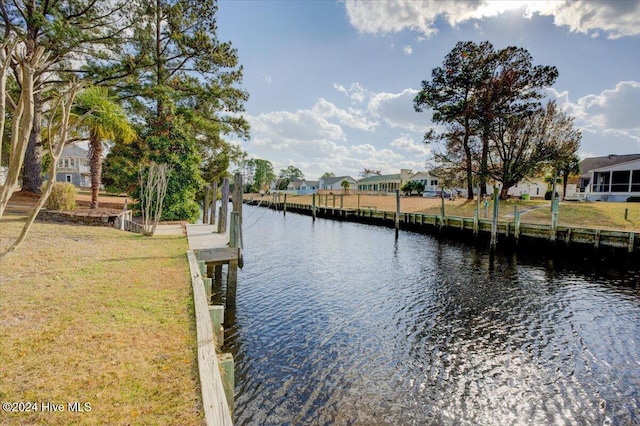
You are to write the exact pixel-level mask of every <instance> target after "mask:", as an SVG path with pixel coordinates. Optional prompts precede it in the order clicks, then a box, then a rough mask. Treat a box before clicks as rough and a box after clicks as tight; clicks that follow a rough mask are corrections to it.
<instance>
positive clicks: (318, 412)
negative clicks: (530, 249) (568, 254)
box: [227, 207, 640, 425]
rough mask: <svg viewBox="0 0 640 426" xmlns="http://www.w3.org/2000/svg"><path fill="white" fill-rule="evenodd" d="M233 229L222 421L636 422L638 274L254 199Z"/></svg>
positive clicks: (639, 408) (639, 418) (639, 390)
mask: <svg viewBox="0 0 640 426" xmlns="http://www.w3.org/2000/svg"><path fill="white" fill-rule="evenodd" d="M248 208H249V209H250V208H251V207H248ZM244 238H245V241H244V242H245V259H246V262H245V267H244V269H243V270H242V271H241V273H240V276H239V285H238V308H237V311H236V313H235V317H234V319H235V323H234V324H233V326H232V327H230V328H229V330H228V331H227V340H228V342H229V344H230V347H229V349H230V350H231V351H232V352H233V353H234V356H235V359H236V406H235V417H236V423H237V424H248V425H249V424H251V425H253V424H256V425H288V424H312V425H325V424H352V425H376V424H393V425H404V424H407V425H410V424H419V425H422V424H456V425H459V424H460V425H478V424H479V425H494V424H505V425H506V424H509V425H512V424H616V425H627V424H639V423H640V415H639V413H640V374H639V371H640V355H639V354H640V348H639V347H638V340H639V338H640V293H639V289H640V285H639V284H638V279H637V278H638V277H639V276H640V273H639V272H638V271H631V272H628V273H626V274H620V273H616V272H615V271H604V272H602V271H596V272H593V271H591V270H586V271H581V270H579V269H578V270H576V268H564V269H563V268H554V267H550V266H549V264H536V263H535V262H528V263H524V262H519V261H518V260H517V259H515V257H514V256H503V257H498V258H496V259H495V261H494V262H493V263H492V262H490V260H489V255H488V253H485V252H483V251H481V250H477V249H475V248H473V247H468V246H464V245H459V244H454V243H446V242H442V241H437V240H435V239H434V238H431V237H429V236H423V235H416V234H410V233H402V234H401V235H400V238H399V239H398V240H397V241H396V240H395V239H394V237H393V230H389V229H384V228H374V227H368V226H365V225H359V224H350V223H340V222H331V221H324V220H317V221H316V222H315V223H312V222H311V220H310V218H308V217H303V216H297V215H292V214H289V215H287V216H286V218H284V217H282V215H281V214H278V213H276V212H270V211H269V212H266V213H265V214H264V215H263V216H262V217H261V218H260V223H259V224H257V225H256V226H253V227H251V228H250V229H248V230H247V233H246V235H245V236H244ZM492 265H493V266H492Z"/></svg>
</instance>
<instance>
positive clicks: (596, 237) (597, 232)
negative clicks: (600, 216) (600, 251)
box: [593, 229, 600, 248]
mask: <svg viewBox="0 0 640 426" xmlns="http://www.w3.org/2000/svg"><path fill="white" fill-rule="evenodd" d="M593 245H594V247H595V248H598V247H600V230H599V229H596V235H595V237H594V241H593Z"/></svg>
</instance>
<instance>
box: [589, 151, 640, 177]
mask: <svg viewBox="0 0 640 426" xmlns="http://www.w3.org/2000/svg"><path fill="white" fill-rule="evenodd" d="M638 159H640V154H624V155H616V154H610V155H607V156H605V157H592V158H585V159H584V160H582V161H581V162H580V176H581V177H588V176H589V173H590V172H591V171H592V170H594V169H601V168H603V167H608V166H615V165H616V164H620V163H626V162H627V161H633V160H638Z"/></svg>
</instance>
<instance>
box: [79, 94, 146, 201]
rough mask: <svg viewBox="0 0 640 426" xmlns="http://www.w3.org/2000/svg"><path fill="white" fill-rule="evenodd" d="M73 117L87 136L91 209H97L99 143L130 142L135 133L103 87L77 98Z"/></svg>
mask: <svg viewBox="0 0 640 426" xmlns="http://www.w3.org/2000/svg"><path fill="white" fill-rule="evenodd" d="M74 113H75V114H77V115H78V116H82V117H83V118H82V124H81V126H80V127H81V128H82V129H84V130H85V131H86V132H87V133H88V134H89V159H90V170H91V208H92V209H97V208H98V189H99V188H100V177H101V175H102V150H103V143H104V142H106V141H107V140H115V139H118V140H120V141H122V142H124V143H128V142H131V141H132V140H133V139H134V138H135V137H136V133H135V130H133V127H131V124H129V121H128V120H127V116H126V115H125V113H124V110H123V109H122V107H121V106H120V105H119V104H118V103H117V102H116V101H115V100H114V99H113V98H112V97H110V96H109V91H108V90H107V89H106V88H104V87H96V86H91V87H88V88H86V89H84V90H83V91H82V92H80V93H79V94H78V97H77V98H76V103H75V105H74Z"/></svg>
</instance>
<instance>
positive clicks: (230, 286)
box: [227, 212, 242, 308]
mask: <svg viewBox="0 0 640 426" xmlns="http://www.w3.org/2000/svg"><path fill="white" fill-rule="evenodd" d="M229 228H230V229H229V247H230V248H237V249H238V254H239V253H240V248H241V237H240V234H241V232H242V230H241V228H240V213H238V212H231V223H230V227H229ZM237 285H238V258H236V259H233V260H230V261H229V267H228V269H227V307H228V308H234V307H235V306H236V288H237Z"/></svg>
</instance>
